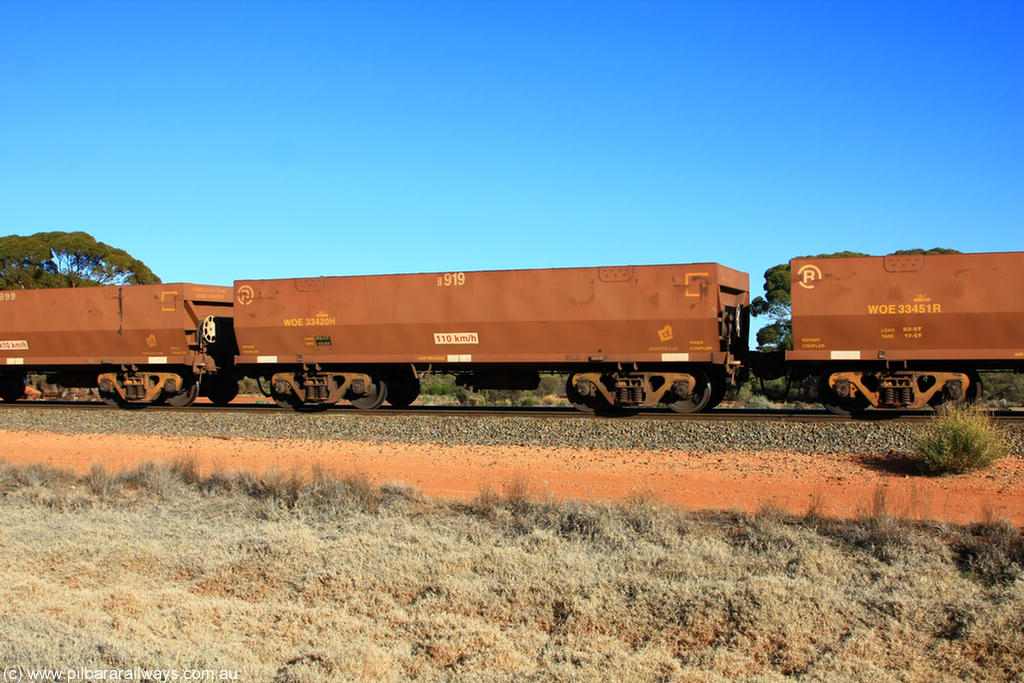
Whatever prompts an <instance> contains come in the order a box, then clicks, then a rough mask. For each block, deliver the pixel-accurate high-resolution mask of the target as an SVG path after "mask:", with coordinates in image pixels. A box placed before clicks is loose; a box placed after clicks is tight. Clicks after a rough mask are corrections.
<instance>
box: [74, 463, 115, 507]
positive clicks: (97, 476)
mask: <svg viewBox="0 0 1024 683" xmlns="http://www.w3.org/2000/svg"><path fill="white" fill-rule="evenodd" d="M82 483H83V484H85V486H86V487H87V488H88V489H89V491H90V492H91V493H92V494H93V495H94V496H96V497H97V498H107V497H109V496H110V495H112V494H113V493H114V489H115V488H116V487H117V479H116V478H115V477H113V476H112V475H111V474H110V473H109V472H107V468H106V467H104V466H103V464H102V463H98V462H97V463H93V466H92V467H90V468H89V473H88V474H86V475H85V476H84V477H82Z"/></svg>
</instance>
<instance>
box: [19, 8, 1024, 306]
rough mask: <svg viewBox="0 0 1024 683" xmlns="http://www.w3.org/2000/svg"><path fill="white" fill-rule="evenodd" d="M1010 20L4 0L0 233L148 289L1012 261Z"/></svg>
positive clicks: (884, 13)
mask: <svg viewBox="0 0 1024 683" xmlns="http://www.w3.org/2000/svg"><path fill="white" fill-rule="evenodd" d="M1022 36H1024V3H1022V2H1020V1H1019V0H1015V1H1013V2H984V1H981V2H942V1H941V0H930V1H928V2H913V1H907V2H831V1H827V0H816V1H813V2H785V1H780V2H754V1H751V2H707V3H687V2H640V1H637V2H557V1H546V2H541V1H529V0H521V1H519V2H500V1H496V2H490V1H477V2H469V1H467V2H443V1H439V2H407V3H406V2H387V1H382V2H310V1H297V2H245V3H240V2H239V3H236V2H216V1H211V0H206V1H204V2H137V1H134V0H133V1H131V2H105V1H101V0H98V1H96V2H57V1H53V2H34V1H30V0H22V1H14V0H0V131H3V133H2V140H0V234H12V233H17V234H30V233H33V232H37V231H42V230H85V231H87V232H89V233H91V234H93V235H94V236H96V237H97V238H98V239H100V240H103V241H105V242H108V243H110V244H112V245H114V246H118V247H121V248H124V249H126V250H128V251H129V252H131V253H132V254H133V255H134V256H136V257H137V258H140V259H142V260H143V261H145V262H146V263H147V264H148V265H150V267H152V268H153V270H154V271H155V272H156V273H157V274H158V275H159V276H160V277H162V278H163V279H164V280H165V281H179V280H184V281H196V282H208V283H217V284H221V283H223V284H227V283H230V282H231V281H232V280H234V279H236V278H250V277H253V278H258V277H293V276H312V275H344V274H363V273H389V272H422V271H458V270H477V269H492V268H534V267H556V266H593V265H611V264H647V263H686V262H696V261H719V262H722V263H724V264H726V265H729V266H732V267H735V268H739V269H741V270H746V271H748V272H750V273H751V284H752V289H753V290H754V291H755V293H760V291H761V284H762V278H761V274H762V273H763V271H764V270H765V269H766V268H768V267H770V266H772V265H774V264H776V263H781V262H784V261H786V260H788V259H789V258H790V257H793V256H799V255H804V254H811V253H820V252H832V251H840V250H858V251H864V252H869V253H879V254H880V253H887V252H890V251H893V250H896V249H901V248H910V247H932V246H944V247H952V248H956V249H960V250H962V251H1001V250H1024V162H1022V160H1024V40H1022Z"/></svg>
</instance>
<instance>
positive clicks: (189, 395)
mask: <svg viewBox="0 0 1024 683" xmlns="http://www.w3.org/2000/svg"><path fill="white" fill-rule="evenodd" d="M198 396H199V385H198V384H196V383H195V382H192V383H191V384H190V385H188V386H187V387H186V388H185V389H183V390H182V391H179V392H178V393H176V394H172V395H170V396H167V397H166V398H164V399H163V402H164V403H166V404H167V405H169V406H173V407H175V408H184V407H185V406H190V405H192V404H193V403H194V402H195V400H196V397H198Z"/></svg>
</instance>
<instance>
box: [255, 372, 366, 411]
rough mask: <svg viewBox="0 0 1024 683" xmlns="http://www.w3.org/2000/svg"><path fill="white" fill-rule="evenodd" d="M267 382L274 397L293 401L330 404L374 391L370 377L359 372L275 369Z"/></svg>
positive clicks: (279, 399)
mask: <svg viewBox="0 0 1024 683" xmlns="http://www.w3.org/2000/svg"><path fill="white" fill-rule="evenodd" d="M270 386H271V395H272V396H273V397H274V400H275V401H278V402H283V403H288V404H292V405H300V404H313V405H332V404H335V403H338V402H339V401H341V400H342V399H348V400H353V399H360V398H363V397H365V396H369V395H370V394H372V393H373V391H374V381H373V378H371V377H370V376H369V375H367V374H365V373H362V372H318V371H314V372H278V373H275V374H274V375H273V376H272V377H271V378H270Z"/></svg>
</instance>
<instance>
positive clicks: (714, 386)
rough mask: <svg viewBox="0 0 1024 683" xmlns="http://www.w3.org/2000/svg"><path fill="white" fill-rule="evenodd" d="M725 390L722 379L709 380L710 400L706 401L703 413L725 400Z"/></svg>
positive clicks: (713, 378)
mask: <svg viewBox="0 0 1024 683" xmlns="http://www.w3.org/2000/svg"><path fill="white" fill-rule="evenodd" d="M726 389H727V387H726V386H725V378H724V377H717V376H716V377H712V378H711V398H710V399H708V404H707V405H706V406H704V411H705V412H707V411H709V410H712V409H713V408H715V406H717V405H718V404H719V403H721V402H722V399H723V398H725V391H726Z"/></svg>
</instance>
